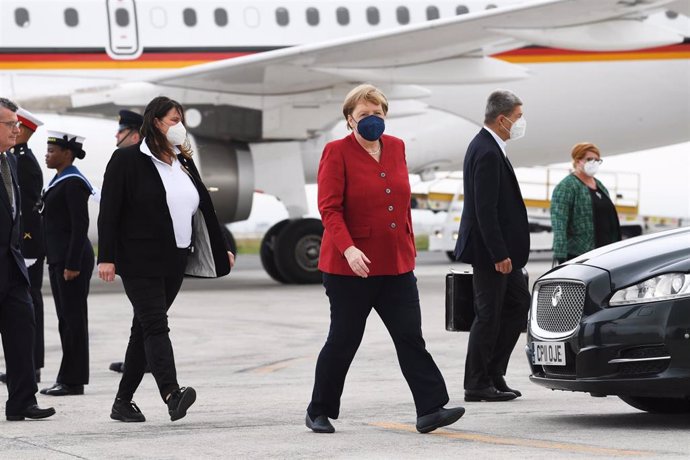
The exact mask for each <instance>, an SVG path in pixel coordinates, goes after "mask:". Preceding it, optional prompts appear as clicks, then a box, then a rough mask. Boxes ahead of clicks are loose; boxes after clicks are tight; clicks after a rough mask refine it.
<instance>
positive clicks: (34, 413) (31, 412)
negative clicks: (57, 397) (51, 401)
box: [7, 404, 55, 422]
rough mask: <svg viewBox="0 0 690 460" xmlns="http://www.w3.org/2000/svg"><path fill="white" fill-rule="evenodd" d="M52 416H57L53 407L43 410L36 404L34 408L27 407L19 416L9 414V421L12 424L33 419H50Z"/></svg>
mask: <svg viewBox="0 0 690 460" xmlns="http://www.w3.org/2000/svg"><path fill="white" fill-rule="evenodd" d="M51 415H55V409H53V408H52V407H49V408H47V409H41V408H40V407H38V406H37V405H36V404H34V405H33V406H29V407H27V408H26V409H24V410H23V411H21V412H20V413H18V414H14V415H9V414H8V415H7V420H9V421H10V422H18V421H20V420H24V419H25V418H31V419H34V420H36V419H39V418H48V417H50V416H51Z"/></svg>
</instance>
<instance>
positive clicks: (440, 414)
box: [417, 407, 465, 433]
mask: <svg viewBox="0 0 690 460" xmlns="http://www.w3.org/2000/svg"><path fill="white" fill-rule="evenodd" d="M464 413H465V408H464V407H453V408H450V409H444V408H443V407H442V408H440V409H439V410H437V411H436V412H432V413H431V414H427V415H422V416H421V417H417V431H419V432H420V433H429V432H431V431H434V430H435V429H436V428H441V427H442V426H447V425H450V424H452V423H455V422H457V421H458V420H459V419H460V417H462V416H463V414H464Z"/></svg>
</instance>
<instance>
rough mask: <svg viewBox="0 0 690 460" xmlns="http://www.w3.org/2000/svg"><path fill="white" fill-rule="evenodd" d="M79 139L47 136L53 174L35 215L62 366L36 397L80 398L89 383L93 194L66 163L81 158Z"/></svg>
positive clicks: (47, 154)
mask: <svg viewBox="0 0 690 460" xmlns="http://www.w3.org/2000/svg"><path fill="white" fill-rule="evenodd" d="M83 142H84V139H83V138H82V137H79V136H74V135H72V134H66V133H58V132H49V133H48V151H47V153H46V166H47V167H48V168H50V169H55V170H57V174H56V175H55V177H53V179H52V180H51V181H50V183H49V184H48V187H46V189H45V190H44V191H43V195H42V206H41V213H42V214H43V233H44V235H45V243H46V258H47V261H48V274H49V275H50V287H51V289H52V291H53V299H54V300H55V310H56V312H57V317H58V329H59V331H60V341H61V343H62V363H61V364H60V371H59V372H58V376H57V379H56V380H55V382H56V383H55V384H54V385H53V386H52V387H50V388H44V389H42V390H41V393H43V394H46V395H50V396H65V395H81V394H84V385H86V384H88V383H89V328H88V314H87V297H88V295H89V282H90V280H91V274H92V272H93V267H94V253H93V248H92V246H91V242H90V241H89V239H88V236H87V232H88V229H89V210H88V207H87V203H88V200H89V196H90V195H92V194H94V189H93V187H92V186H91V184H90V183H89V181H88V180H87V179H86V178H85V177H84V175H83V174H82V173H81V172H80V171H79V170H78V169H77V168H76V167H75V166H74V165H73V164H72V163H73V162H74V159H75V158H79V159H82V158H84V156H85V155H86V153H85V152H84V150H83V148H82V145H83Z"/></svg>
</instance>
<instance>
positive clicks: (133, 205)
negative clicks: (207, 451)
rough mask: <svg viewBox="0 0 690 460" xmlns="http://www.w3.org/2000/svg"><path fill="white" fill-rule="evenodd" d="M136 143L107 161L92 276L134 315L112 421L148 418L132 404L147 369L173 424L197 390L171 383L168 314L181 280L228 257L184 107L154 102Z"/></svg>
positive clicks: (220, 272) (225, 269) (211, 272)
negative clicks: (117, 283)
mask: <svg viewBox="0 0 690 460" xmlns="http://www.w3.org/2000/svg"><path fill="white" fill-rule="evenodd" d="M141 135H142V137H143V139H142V141H141V143H139V144H136V145H133V146H130V147H126V148H122V149H119V150H117V152H116V153H115V154H113V156H112V158H111V160H110V162H109V163H108V166H107V168H106V171H105V176H104V178H103V189H102V192H101V206H100V213H99V217H98V244H99V251H98V276H99V277H100V278H101V279H102V280H104V281H106V282H109V281H113V280H114V279H115V275H116V274H118V275H120V277H121V278H122V284H123V285H124V288H125V293H126V294H127V297H128V298H129V300H130V302H131V303H132V307H133V309H134V318H133V320H132V328H131V334H130V337H129V344H128V346H127V353H126V354H125V370H124V372H123V374H122V379H121V380H120V387H119V389H118V392H117V396H116V398H115V402H114V404H113V407H112V411H111V413H110V417H111V418H112V419H114V420H120V421H123V422H143V421H145V420H146V419H145V417H144V415H143V414H142V413H141V411H140V410H139V408H138V407H137V405H136V404H135V403H134V401H132V398H133V397H134V392H135V391H136V389H137V387H138V386H139V383H140V382H141V380H142V378H143V376H144V369H145V368H146V364H147V363H148V364H149V367H150V369H151V373H152V374H153V377H154V378H155V380H156V384H157V385H158V390H159V392H160V395H161V398H162V399H163V401H164V402H165V404H166V405H167V407H168V414H169V415H170V419H171V420H173V421H175V420H178V419H180V418H182V417H184V416H185V415H186V413H187V409H189V407H190V406H191V405H192V404H193V403H194V401H195V400H196V392H195V391H194V389H193V388H192V387H180V386H179V384H178V382H177V372H176V369H175V359H174V357H173V348H172V343H171V342H170V337H169V335H168V332H169V329H168V316H167V311H168V309H169V308H170V306H171V305H172V303H173V301H174V300H175V297H176V296H177V293H178V292H179V290H180V287H181V285H182V278H183V277H184V275H185V274H187V275H192V276H199V277H207V278H213V277H219V276H224V275H226V274H228V273H229V272H230V268H231V266H232V265H233V264H234V255H233V254H232V253H231V252H229V251H228V250H227V249H226V246H225V242H224V239H223V237H222V233H221V228H220V224H219V222H218V219H217V217H216V213H215V210H214V208H213V203H212V202H211V198H210V196H209V193H208V191H207V189H206V187H205V186H204V184H203V182H202V181H201V177H200V175H199V172H198V171H197V169H196V166H195V165H194V162H193V161H192V158H191V157H192V151H191V148H190V146H189V142H187V135H186V130H185V127H184V109H183V108H182V106H181V105H180V104H179V103H178V102H176V101H174V100H172V99H169V98H167V97H157V98H155V99H153V100H152V101H151V102H150V103H149V104H148V106H147V107H146V110H145V111H144V123H143V125H142V127H141Z"/></svg>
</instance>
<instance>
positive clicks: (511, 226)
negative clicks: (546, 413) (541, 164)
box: [455, 90, 530, 401]
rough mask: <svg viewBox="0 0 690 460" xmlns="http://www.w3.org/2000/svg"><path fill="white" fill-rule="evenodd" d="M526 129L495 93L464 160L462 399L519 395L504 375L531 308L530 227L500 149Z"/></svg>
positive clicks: (504, 94)
mask: <svg viewBox="0 0 690 460" xmlns="http://www.w3.org/2000/svg"><path fill="white" fill-rule="evenodd" d="M525 126H526V121H525V119H524V118H523V115H522V101H521V100H520V99H519V98H518V97H517V96H516V95H515V94H513V93H511V92H510V91H504V90H498V91H494V92H493V93H491V95H490V96H489V99H488V101H487V105H486V113H485V118H484V127H483V128H482V129H481V131H479V133H478V134H477V135H476V136H475V137H474V139H473V140H472V142H471V143H470V145H469V147H468V148H467V153H466V154H465V162H464V166H463V178H464V195H465V198H464V208H463V211H462V219H461V221H460V230H459V233H458V242H457V245H456V247H455V256H456V258H457V259H459V260H461V261H463V262H466V263H469V264H472V267H473V271H474V275H473V279H472V285H473V289H474V310H475V315H476V316H475V319H474V322H473V323H472V329H471V330H470V338H469V343H468V346H467V359H466V361H465V401H508V400H511V399H515V398H516V397H518V396H522V395H521V393H520V392H519V391H518V390H514V389H511V388H509V387H508V385H507V384H506V381H505V379H504V376H505V374H506V370H507V368H508V360H509V359H510V354H511V352H512V351H513V348H514V347H515V343H516V342H517V340H518V337H519V336H520V332H521V331H522V329H523V327H524V326H525V324H526V321H527V311H528V310H529V303H530V294H529V291H528V288H527V282H526V280H525V278H524V276H523V275H522V270H521V269H522V267H524V266H525V264H526V263H527V258H528V255H529V244H530V243H529V225H528V222H527V210H526V209H525V203H524V201H523V199H522V194H521V193H520V186H519V184H518V181H517V178H516V177H515V172H514V171H513V167H512V165H511V164H510V160H508V157H507V155H506V150H505V147H506V141H508V140H509V139H510V140H515V139H518V138H520V137H522V136H523V135H524V133H525Z"/></svg>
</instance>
